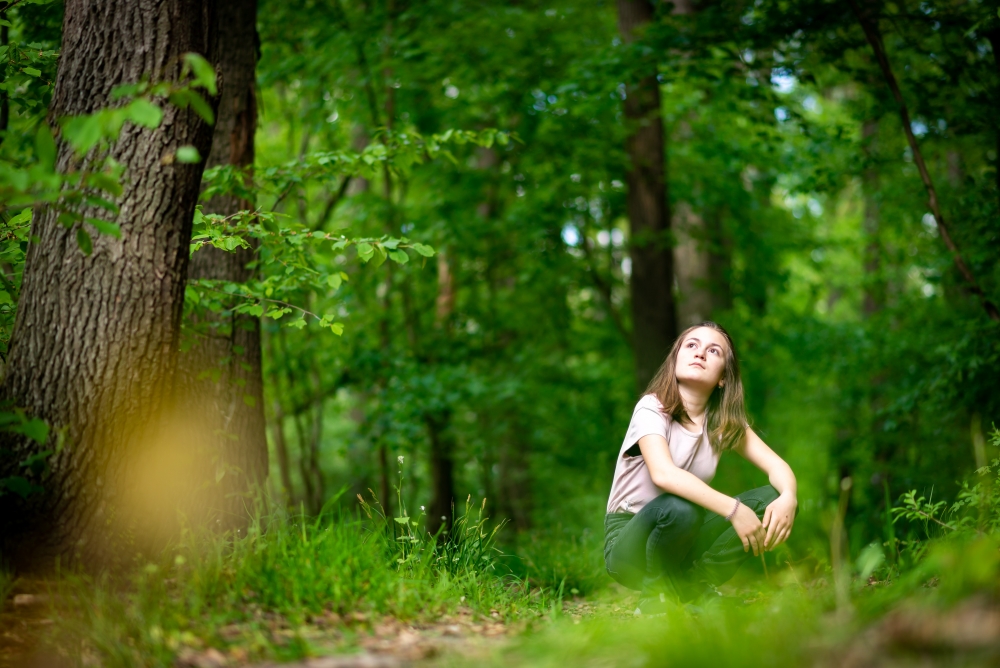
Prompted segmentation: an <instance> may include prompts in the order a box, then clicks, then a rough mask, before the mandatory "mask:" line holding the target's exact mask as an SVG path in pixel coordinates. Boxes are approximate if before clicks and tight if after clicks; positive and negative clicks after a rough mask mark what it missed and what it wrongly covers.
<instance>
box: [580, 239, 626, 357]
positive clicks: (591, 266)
mask: <svg viewBox="0 0 1000 668" xmlns="http://www.w3.org/2000/svg"><path fill="white" fill-rule="evenodd" d="M580 242H581V243H580V248H581V249H582V250H583V256H584V258H585V259H586V260H587V273H588V274H590V280H592V281H593V282H594V286H595V287H596V288H597V291H598V292H600V293H601V296H602V297H604V301H605V303H606V304H607V306H608V313H610V314H611V319H612V320H613V321H614V323H615V328H616V329H617V330H618V332H619V333H620V334H621V335H622V336H623V337H624V338H625V341H626V342H631V341H632V335H631V333H629V331H628V330H627V329H626V328H625V323H624V322H622V316H621V313H620V312H619V311H618V309H617V308H615V303H614V302H613V301H612V299H611V283H609V282H608V281H606V280H604V277H603V276H601V274H600V272H598V271H597V266H596V264H595V263H594V252H593V249H592V248H591V247H590V242H589V241H588V240H587V234H586V230H583V229H581V230H580Z"/></svg>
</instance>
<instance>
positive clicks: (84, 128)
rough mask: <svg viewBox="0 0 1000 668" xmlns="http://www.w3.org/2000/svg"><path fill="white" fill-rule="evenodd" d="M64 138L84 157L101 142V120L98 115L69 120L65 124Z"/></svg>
mask: <svg viewBox="0 0 1000 668" xmlns="http://www.w3.org/2000/svg"><path fill="white" fill-rule="evenodd" d="M63 137H64V138H65V139H66V141H68V142H69V143H70V146H72V147H73V148H74V149H75V150H76V152H77V153H78V154H81V155H82V154H84V153H86V152H87V151H89V150H90V149H92V148H94V146H96V145H97V142H99V141H101V118H100V117H99V116H97V115H91V116H74V117H71V118H68V119H66V121H65V122H64V123H63Z"/></svg>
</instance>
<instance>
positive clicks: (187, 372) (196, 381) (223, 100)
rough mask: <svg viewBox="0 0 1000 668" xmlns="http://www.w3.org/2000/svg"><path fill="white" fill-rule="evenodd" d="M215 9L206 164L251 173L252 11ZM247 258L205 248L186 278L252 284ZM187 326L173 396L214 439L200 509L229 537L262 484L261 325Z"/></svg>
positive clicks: (218, 318) (236, 204) (208, 318)
mask: <svg viewBox="0 0 1000 668" xmlns="http://www.w3.org/2000/svg"><path fill="white" fill-rule="evenodd" d="M218 6H219V24H220V26H222V30H221V31H220V34H219V40H218V48H217V51H216V53H217V56H216V62H217V63H218V70H219V82H220V97H219V112H218V115H217V117H216V124H215V134H214V139H213V142H212V152H211V154H209V156H208V160H207V163H206V164H207V166H208V167H217V166H221V165H232V166H234V167H238V168H250V167H252V166H253V161H254V132H255V130H256V128H257V104H256V92H255V77H256V68H257V3H256V0H219V3H218ZM252 206H253V204H252V203H251V202H248V201H245V200H243V199H241V198H239V197H237V196H235V195H218V196H216V197H213V198H212V199H211V200H209V201H208V202H206V203H205V205H204V210H205V212H206V213H217V214H222V215H229V214H232V213H236V212H237V211H241V210H247V209H250V208H252ZM253 256H254V251H253V250H250V249H239V250H237V251H236V252H233V253H228V252H225V251H223V250H220V249H217V248H212V247H206V248H203V249H201V250H199V251H197V252H196V253H195V254H194V255H193V256H192V257H191V266H190V269H189V272H188V277H189V279H191V280H200V279H210V280H219V281H232V282H243V281H246V280H248V279H249V278H250V276H251V271H250V270H249V269H247V263H248V262H250V261H251V260H252V259H253ZM192 326H193V327H195V328H197V329H199V330H201V331H202V332H203V333H204V334H203V335H202V336H197V337H194V342H193V344H192V345H191V347H190V348H189V349H188V350H186V351H185V352H184V353H182V354H181V356H180V360H179V369H178V385H179V387H178V390H179V392H180V393H181V394H182V396H181V399H180V400H181V401H182V402H184V405H185V406H186V412H187V414H188V415H190V416H197V417H195V418H194V419H196V420H197V422H198V424H199V425H201V427H200V428H201V429H204V430H205V431H206V433H208V434H212V435H213V436H212V437H211V439H210V440H209V442H208V448H207V452H206V453H205V454H206V456H208V457H209V459H212V460H215V462H216V465H215V467H213V468H216V469H218V471H219V473H216V474H215V477H216V478H217V477H218V476H219V475H220V474H221V475H222V478H221V479H219V480H217V481H214V482H215V484H214V485H213V484H209V485H207V486H205V487H204V489H205V490H206V492H207V493H209V494H210V498H207V499H205V502H204V503H203V504H202V507H203V508H204V509H205V512H207V513H212V514H216V515H218V517H216V518H214V519H216V520H218V521H217V522H215V523H213V525H214V526H215V527H217V528H220V529H228V528H233V527H237V526H241V525H242V524H244V523H245V522H246V521H247V519H248V518H247V515H246V507H247V505H246V503H245V498H244V497H245V496H246V495H247V494H248V493H249V492H250V491H251V490H252V489H253V488H254V487H255V486H257V485H259V484H261V483H263V481H264V479H265V478H266V477H267V467H268V461H267V436H266V432H265V420H264V394H263V376H262V373H261V346H260V319H259V318H255V317H252V316H249V315H237V314H234V313H232V312H229V313H224V314H221V315H216V314H205V315H203V316H202V317H201V318H200V322H193V323H192Z"/></svg>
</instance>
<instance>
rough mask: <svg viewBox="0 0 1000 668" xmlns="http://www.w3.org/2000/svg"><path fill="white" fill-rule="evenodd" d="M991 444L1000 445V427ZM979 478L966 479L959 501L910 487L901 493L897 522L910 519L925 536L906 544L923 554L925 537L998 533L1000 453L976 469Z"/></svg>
mask: <svg viewBox="0 0 1000 668" xmlns="http://www.w3.org/2000/svg"><path fill="white" fill-rule="evenodd" d="M990 445H991V446H992V447H994V448H1000V429H997V428H996V427H994V428H993V433H992V434H991V435H990ZM976 476H977V478H978V481H977V482H975V484H969V481H964V482H963V483H962V488H961V490H959V492H958V496H957V498H956V500H955V501H953V502H951V503H949V502H947V501H945V500H939V501H934V491H933V489H932V490H931V493H930V495H929V497H924V496H923V495H919V496H918V495H917V491H916V490H910V491H909V492H906V493H905V494H903V495H902V496H901V497H900V499H899V500H900V503H901V504H902V505H900V506H898V507H896V508H893V509H892V514H893V515H894V516H895V517H894V518H893V522H894V523H896V522H898V521H899V520H906V521H908V522H911V523H913V524H916V525H919V526H921V527H922V528H923V533H924V537H923V539H918V540H910V541H902V543H901V544H902V545H904V547H906V548H907V549H908V550H910V551H911V552H913V553H914V555H915V556H917V557H919V555H920V554H922V553H923V550H924V548H925V545H924V541H926V540H929V539H933V538H935V537H938V536H942V535H951V534H963V533H967V534H995V533H997V532H998V531H1000V456H998V457H994V458H993V459H992V460H991V461H990V462H989V463H988V464H987V465H986V466H983V467H981V468H979V469H977V470H976Z"/></svg>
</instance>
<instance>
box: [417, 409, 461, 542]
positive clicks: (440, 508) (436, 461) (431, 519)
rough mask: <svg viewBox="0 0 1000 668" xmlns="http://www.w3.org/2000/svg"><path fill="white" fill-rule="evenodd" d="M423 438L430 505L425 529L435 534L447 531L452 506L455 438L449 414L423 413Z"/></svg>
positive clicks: (446, 412) (450, 521)
mask: <svg viewBox="0 0 1000 668" xmlns="http://www.w3.org/2000/svg"><path fill="white" fill-rule="evenodd" d="M424 421H425V422H426V424H427V435H428V437H429V439H430V442H431V484H432V486H433V490H432V495H431V505H430V508H429V509H428V513H427V515H428V517H427V529H428V531H430V532H431V533H437V531H439V530H440V529H442V528H444V529H445V530H447V529H449V528H451V523H452V520H453V519H454V518H453V509H454V505H455V460H454V454H455V448H456V445H457V443H456V441H455V435H454V434H453V433H452V431H451V428H450V423H451V413H450V411H448V410H447V409H445V410H441V411H435V412H430V413H427V414H425V416H424Z"/></svg>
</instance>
